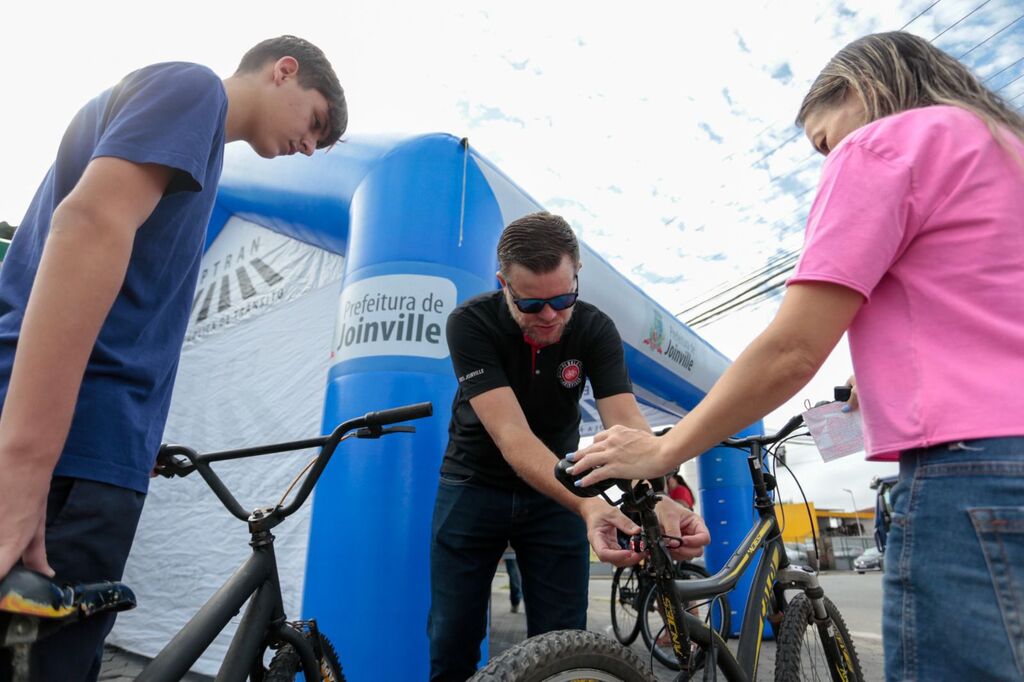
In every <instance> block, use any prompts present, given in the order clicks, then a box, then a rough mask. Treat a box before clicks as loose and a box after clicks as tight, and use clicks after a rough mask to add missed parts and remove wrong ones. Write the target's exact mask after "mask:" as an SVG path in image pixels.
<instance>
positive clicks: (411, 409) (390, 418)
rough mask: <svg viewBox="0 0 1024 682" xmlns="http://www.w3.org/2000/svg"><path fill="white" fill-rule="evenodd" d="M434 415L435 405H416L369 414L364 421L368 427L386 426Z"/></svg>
mask: <svg viewBox="0 0 1024 682" xmlns="http://www.w3.org/2000/svg"><path fill="white" fill-rule="evenodd" d="M432 414H434V405H433V403H415V404H413V405H403V406H402V407H392V408H391V409H389V410H381V411H379V412H367V413H366V415H365V416H364V417H363V420H364V421H365V422H366V426H384V425H385V424H395V423H397V422H404V421H409V420H410V419H422V418H423V417H429V416H431V415H432Z"/></svg>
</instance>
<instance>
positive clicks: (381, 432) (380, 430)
mask: <svg viewBox="0 0 1024 682" xmlns="http://www.w3.org/2000/svg"><path fill="white" fill-rule="evenodd" d="M389 433H416V427H415V426H406V425H402V426H389V427H387V428H384V427H381V426H364V427H362V428H360V429H357V430H356V438H380V437H381V436H386V435H387V434H389Z"/></svg>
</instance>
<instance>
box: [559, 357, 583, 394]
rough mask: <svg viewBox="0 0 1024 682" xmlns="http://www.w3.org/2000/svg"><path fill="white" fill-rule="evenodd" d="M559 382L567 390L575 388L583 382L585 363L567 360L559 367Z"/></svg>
mask: <svg viewBox="0 0 1024 682" xmlns="http://www.w3.org/2000/svg"><path fill="white" fill-rule="evenodd" d="M558 381H559V382H561V384H562V385H563V386H565V387H566V388H575V387H576V386H579V385H580V382H581V381H583V363H582V362H580V361H579V360H566V361H565V362H563V363H562V364H560V365H559V366H558Z"/></svg>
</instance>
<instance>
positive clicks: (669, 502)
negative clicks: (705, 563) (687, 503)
mask: <svg viewBox="0 0 1024 682" xmlns="http://www.w3.org/2000/svg"><path fill="white" fill-rule="evenodd" d="M654 512H655V513H656V514H657V515H658V521H660V522H661V532H662V533H663V534H665V535H666V536H670V537H671V538H682V544H681V545H679V546H678V547H676V546H674V545H675V544H677V543H676V542H673V541H672V540H671V539H670V538H666V540H667V542H666V546H667V547H668V548H669V554H671V555H672V558H673V559H675V560H677V561H687V560H689V559H696V558H697V557H699V556H700V555H701V554H703V553H704V546H705V545H707V544H709V543H710V542H711V534H710V533H709V532H708V529H707V526H705V525H704V520H703V519H702V518H701V517H700V516H699V515H698V514H696V513H694V512H692V511H690V510H689V509H687V508H686V507H684V506H683V505H681V504H679V503H678V502H676V501H675V500H673V499H670V498H668V497H661V501H660V502H658V504H657V506H656V507H655V508H654Z"/></svg>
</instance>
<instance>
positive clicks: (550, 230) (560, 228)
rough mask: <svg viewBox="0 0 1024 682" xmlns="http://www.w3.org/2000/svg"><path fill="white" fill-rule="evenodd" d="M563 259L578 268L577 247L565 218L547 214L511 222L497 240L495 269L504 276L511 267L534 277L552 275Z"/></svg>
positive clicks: (531, 215)
mask: <svg viewBox="0 0 1024 682" xmlns="http://www.w3.org/2000/svg"><path fill="white" fill-rule="evenodd" d="M565 256H569V258H571V259H572V264H573V266H575V267H577V268H578V267H579V264H580V243H579V242H578V241H576V235H575V233H573V231H572V228H571V227H569V223H567V222H565V219H564V218H562V217H561V216H557V215H553V214H551V213H548V212H547V211H540V212H538V213H531V214H529V215H525V216H523V217H522V218H519V219H518V220H514V221H512V222H511V223H509V225H508V227H506V228H505V230H504V231H503V232H502V233H501V239H499V240H498V267H500V268H501V271H502V273H505V274H508V269H509V268H510V267H511V266H512V265H521V266H523V267H524V268H526V269H527V270H529V271H530V272H534V273H537V274H544V273H546V272H551V271H552V270H554V269H555V268H557V267H558V266H559V265H561V263H562V259H563V258H564V257H565Z"/></svg>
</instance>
